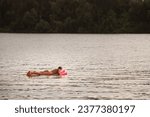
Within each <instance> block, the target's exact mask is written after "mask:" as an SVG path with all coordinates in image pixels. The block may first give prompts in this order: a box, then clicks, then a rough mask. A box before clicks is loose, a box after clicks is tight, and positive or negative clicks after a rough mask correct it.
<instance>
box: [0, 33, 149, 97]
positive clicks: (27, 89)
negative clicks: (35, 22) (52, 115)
mask: <svg viewBox="0 0 150 117" xmlns="http://www.w3.org/2000/svg"><path fill="white" fill-rule="evenodd" d="M58 66H63V67H64V68H66V69H67V71H68V73H69V75H68V76H67V77H65V78H59V77H58V76H50V77H48V76H40V77H34V78H32V79H29V78H28V77H26V75H25V74H26V72H27V71H28V70H37V71H39V70H47V69H48V70H51V69H54V68H57V67H58ZM0 99H150V35H125V34H124V35H121V34H120V35H71V34H57V35H56V34H0Z"/></svg>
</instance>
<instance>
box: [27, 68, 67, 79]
mask: <svg viewBox="0 0 150 117" xmlns="http://www.w3.org/2000/svg"><path fill="white" fill-rule="evenodd" d="M41 75H46V76H51V75H59V76H65V75H67V72H66V70H64V69H62V67H58V68H57V69H53V70H51V71H49V70H45V71H39V72H37V71H28V72H27V76H28V77H32V76H41Z"/></svg>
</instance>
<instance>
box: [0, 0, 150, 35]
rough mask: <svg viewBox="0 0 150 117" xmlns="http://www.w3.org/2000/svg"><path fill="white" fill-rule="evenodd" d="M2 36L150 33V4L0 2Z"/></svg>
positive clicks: (133, 0)
mask: <svg viewBox="0 0 150 117" xmlns="http://www.w3.org/2000/svg"><path fill="white" fill-rule="evenodd" d="M0 32H20V33H24V32H27V33H28V32H29V33H150V1H149V0H144V1H142V0H138V1H137V0H0Z"/></svg>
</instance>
